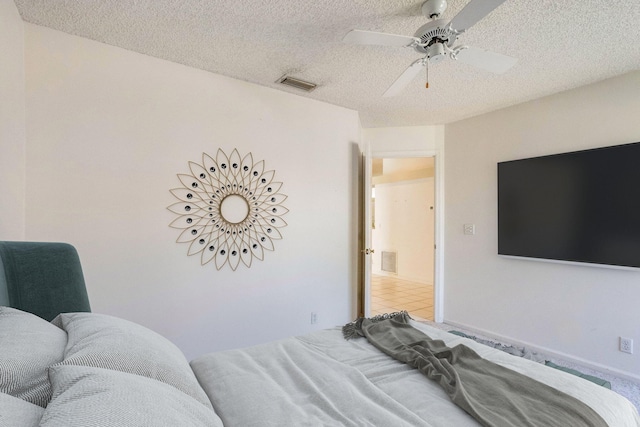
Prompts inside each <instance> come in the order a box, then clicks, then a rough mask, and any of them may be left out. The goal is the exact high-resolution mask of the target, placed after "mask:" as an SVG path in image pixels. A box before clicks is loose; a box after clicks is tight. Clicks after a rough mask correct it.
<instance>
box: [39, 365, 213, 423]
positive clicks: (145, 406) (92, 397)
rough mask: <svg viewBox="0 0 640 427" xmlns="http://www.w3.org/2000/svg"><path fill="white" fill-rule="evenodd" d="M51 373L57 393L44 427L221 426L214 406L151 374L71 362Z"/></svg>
mask: <svg viewBox="0 0 640 427" xmlns="http://www.w3.org/2000/svg"><path fill="white" fill-rule="evenodd" d="M49 376H50V378H51V384H52V386H53V397H52V399H51V402H50V403H49V405H48V406H47V408H46V409H45V410H44V415H43V417H42V420H41V421H40V426H41V427H94V426H95V427H129V426H131V427H140V426H153V427H162V426H167V427H176V426H180V427H201V426H207V427H222V421H221V420H220V418H219V417H218V416H217V415H216V413H215V412H213V410H212V409H209V408H207V407H205V406H204V405H202V404H201V403H200V402H198V401H197V400H195V399H193V398H191V397H190V396H188V395H186V394H184V393H182V392H181V391H179V390H177V389H176V388H175V387H172V386H170V385H168V384H165V383H162V382H159V381H156V380H153V379H150V378H145V377H141V376H139V375H133V374H128V373H125V372H118V371H111V370H108V369H101V368H92V367H87V366H71V365H68V366H65V365H58V366H53V367H51V368H50V369H49Z"/></svg>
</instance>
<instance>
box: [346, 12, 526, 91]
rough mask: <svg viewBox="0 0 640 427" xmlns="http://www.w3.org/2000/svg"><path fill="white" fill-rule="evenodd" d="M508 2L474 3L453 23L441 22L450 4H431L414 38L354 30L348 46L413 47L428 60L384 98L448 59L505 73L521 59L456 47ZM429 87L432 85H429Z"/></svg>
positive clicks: (404, 75)
mask: <svg viewBox="0 0 640 427" xmlns="http://www.w3.org/2000/svg"><path fill="white" fill-rule="evenodd" d="M505 1H506V0H471V1H470V2H469V3H467V5H466V6H465V7H464V8H462V10H461V11H460V12H459V13H458V14H457V15H456V16H454V17H453V19H452V20H451V21H446V20H444V19H437V18H439V17H440V16H441V14H442V13H443V12H444V11H445V10H446V8H447V2H446V0H427V1H426V2H424V3H423V5H422V13H423V14H424V16H425V17H427V18H429V19H435V20H433V21H431V22H427V23H426V24H424V25H423V26H421V27H420V28H418V30H417V31H416V33H415V35H414V36H402V35H397V34H387V33H378V32H374V31H363V30H352V31H350V32H349V33H347V35H346V36H345V37H344V39H343V41H344V42H346V43H353V44H361V45H382V46H393V47H410V48H413V49H414V50H416V51H417V52H418V53H421V54H424V55H425V56H424V57H423V58H421V59H418V60H416V61H414V62H413V63H412V64H411V65H410V66H409V67H408V68H407V69H406V70H405V71H404V72H403V73H402V74H401V75H400V77H398V78H397V79H396V81H395V82H393V84H392V85H391V86H390V87H389V88H388V89H387V90H386V91H385V92H384V94H383V96H384V97H388V96H395V95H397V94H399V93H400V92H401V91H402V90H403V89H404V88H405V87H406V86H407V85H408V84H409V83H410V82H411V81H412V80H413V79H414V78H415V77H416V76H417V75H418V74H419V72H420V70H421V69H422V67H425V68H426V67H428V64H429V63H432V64H437V63H439V62H442V61H443V60H444V59H445V58H446V57H447V56H448V57H450V58H451V59H454V60H458V61H460V62H464V63H466V64H469V65H471V66H474V67H476V68H480V69H483V70H486V71H490V72H493V73H498V74H501V73H504V72H506V71H507V70H509V69H510V68H511V67H513V66H514V65H515V63H516V62H517V59H515V58H511V57H509V56H506V55H502V54H499V53H495V52H489V51H486V50H484V49H479V48H474V47H469V46H464V45H461V46H454V44H455V42H456V41H457V40H458V36H460V34H462V33H464V32H465V31H467V30H468V29H469V28H470V27H472V26H473V25H475V24H476V23H477V22H478V21H480V20H481V19H482V18H484V17H485V16H487V15H488V14H489V13H491V12H492V11H493V10H494V9H495V8H497V7H498V6H500V5H501V4H502V3H504V2H505ZM425 86H426V87H427V88H428V87H429V83H428V82H427V84H426V85H425Z"/></svg>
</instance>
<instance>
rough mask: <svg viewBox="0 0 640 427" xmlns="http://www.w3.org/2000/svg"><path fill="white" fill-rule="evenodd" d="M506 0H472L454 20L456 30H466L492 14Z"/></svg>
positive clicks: (452, 23) (452, 22) (453, 24)
mask: <svg viewBox="0 0 640 427" xmlns="http://www.w3.org/2000/svg"><path fill="white" fill-rule="evenodd" d="M505 1H506V0H471V1H470V2H469V3H468V4H467V5H466V6H465V7H464V8H463V9H462V10H461V11H460V12H459V13H458V14H457V15H456V16H455V17H454V18H453V19H452V20H451V24H450V25H451V27H452V28H453V29H454V30H458V31H464V30H466V29H468V28H471V27H472V26H473V25H474V24H475V23H476V22H478V21H479V20H481V19H482V18H484V17H485V16H487V15H488V14H490V13H491V12H492V11H493V9H495V8H496V7H498V6H500V5H501V4H502V3H504V2H505Z"/></svg>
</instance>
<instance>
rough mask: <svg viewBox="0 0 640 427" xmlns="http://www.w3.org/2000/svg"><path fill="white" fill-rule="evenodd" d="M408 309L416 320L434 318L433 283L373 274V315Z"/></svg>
mask: <svg viewBox="0 0 640 427" xmlns="http://www.w3.org/2000/svg"><path fill="white" fill-rule="evenodd" d="M400 310H407V311H408V312H409V314H410V315H411V317H413V318H414V319H416V320H433V285H425V284H424V283H417V282H411V281H408V280H401V279H396V278H395V277H389V276H378V275H372V276H371V316H375V315H376V314H382V313H390V312H394V311H400Z"/></svg>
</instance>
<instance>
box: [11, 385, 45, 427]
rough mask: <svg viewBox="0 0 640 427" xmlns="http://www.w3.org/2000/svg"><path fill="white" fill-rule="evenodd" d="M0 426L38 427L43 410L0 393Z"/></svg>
mask: <svg viewBox="0 0 640 427" xmlns="http://www.w3.org/2000/svg"><path fill="white" fill-rule="evenodd" d="M0 408H2V410H0V426H7V427H8V426H21V427H38V424H39V423H40V418H42V414H43V413H44V409H43V408H41V407H39V406H37V405H34V404H33V403H29V402H27V401H26V400H22V399H18V398H17V397H13V396H9V395H8V394H4V393H0Z"/></svg>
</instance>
